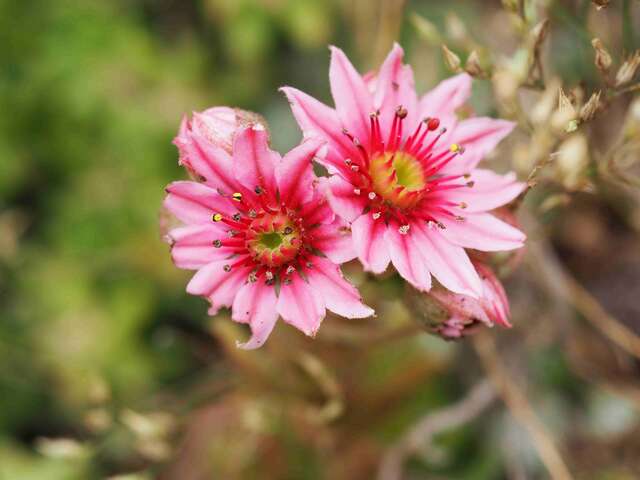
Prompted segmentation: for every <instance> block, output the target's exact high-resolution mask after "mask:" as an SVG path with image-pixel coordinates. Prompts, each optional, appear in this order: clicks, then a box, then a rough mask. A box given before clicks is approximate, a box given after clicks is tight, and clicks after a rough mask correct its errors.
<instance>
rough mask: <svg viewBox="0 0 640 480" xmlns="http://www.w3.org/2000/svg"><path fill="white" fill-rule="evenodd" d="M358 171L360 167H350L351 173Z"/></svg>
mask: <svg viewBox="0 0 640 480" xmlns="http://www.w3.org/2000/svg"><path fill="white" fill-rule="evenodd" d="M358 170H360V167H359V166H358V165H351V171H352V172H357V171H358Z"/></svg>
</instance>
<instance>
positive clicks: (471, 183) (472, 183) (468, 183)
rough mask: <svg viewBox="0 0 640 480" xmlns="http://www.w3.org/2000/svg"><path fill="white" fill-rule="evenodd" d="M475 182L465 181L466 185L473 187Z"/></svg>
mask: <svg viewBox="0 0 640 480" xmlns="http://www.w3.org/2000/svg"><path fill="white" fill-rule="evenodd" d="M475 184H476V182H474V181H473V180H471V181H470V182H467V187H473V186H474V185H475Z"/></svg>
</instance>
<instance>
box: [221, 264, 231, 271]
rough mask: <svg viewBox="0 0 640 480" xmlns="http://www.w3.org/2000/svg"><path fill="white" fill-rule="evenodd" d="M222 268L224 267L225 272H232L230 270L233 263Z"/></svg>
mask: <svg viewBox="0 0 640 480" xmlns="http://www.w3.org/2000/svg"><path fill="white" fill-rule="evenodd" d="M222 269H223V270H224V271H225V272H230V271H231V265H229V264H226V265H225V266H224V267H222Z"/></svg>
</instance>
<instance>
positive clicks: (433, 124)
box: [425, 118, 440, 131]
mask: <svg viewBox="0 0 640 480" xmlns="http://www.w3.org/2000/svg"><path fill="white" fill-rule="evenodd" d="M425 122H426V124H427V128H428V129H429V130H431V131H433V130H435V129H436V128H438V127H439V126H440V120H439V119H437V118H429V119H426V118H425Z"/></svg>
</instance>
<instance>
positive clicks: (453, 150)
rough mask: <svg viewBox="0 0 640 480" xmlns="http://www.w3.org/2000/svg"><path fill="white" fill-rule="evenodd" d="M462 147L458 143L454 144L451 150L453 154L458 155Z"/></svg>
mask: <svg viewBox="0 0 640 480" xmlns="http://www.w3.org/2000/svg"><path fill="white" fill-rule="evenodd" d="M461 148H462V147H460V145H458V144H457V143H452V144H451V146H450V147H449V150H450V151H451V152H452V153H458V152H459V151H460V149H461Z"/></svg>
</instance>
